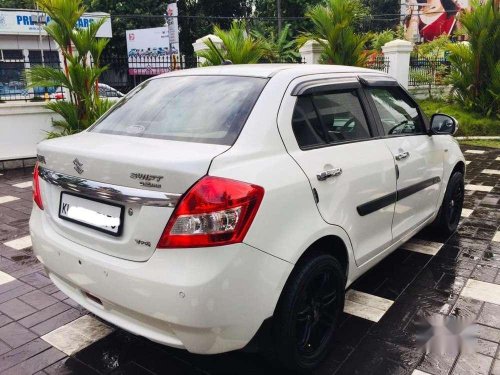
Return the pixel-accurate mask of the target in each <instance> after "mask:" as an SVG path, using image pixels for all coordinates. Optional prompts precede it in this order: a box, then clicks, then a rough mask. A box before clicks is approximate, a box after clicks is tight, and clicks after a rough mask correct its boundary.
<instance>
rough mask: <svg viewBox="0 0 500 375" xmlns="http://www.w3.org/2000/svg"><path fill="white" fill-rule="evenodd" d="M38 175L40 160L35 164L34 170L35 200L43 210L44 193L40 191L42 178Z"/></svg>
mask: <svg viewBox="0 0 500 375" xmlns="http://www.w3.org/2000/svg"><path fill="white" fill-rule="evenodd" d="M39 178H40V177H39V175H38V162H36V164H35V170H34V171H33V202H35V203H36V205H37V206H38V208H40V209H41V210H43V203H42V193H41V192H40V180H39Z"/></svg>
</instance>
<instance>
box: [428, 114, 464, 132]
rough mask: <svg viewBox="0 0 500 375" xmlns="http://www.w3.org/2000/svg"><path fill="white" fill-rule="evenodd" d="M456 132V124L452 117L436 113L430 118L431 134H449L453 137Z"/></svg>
mask: <svg viewBox="0 0 500 375" xmlns="http://www.w3.org/2000/svg"><path fill="white" fill-rule="evenodd" d="M457 130H458V122H457V120H455V119H454V118H453V117H451V116H448V115H444V114H442V113H436V114H435V115H432V117H431V133H432V134H449V135H453V134H455V133H456V132H457Z"/></svg>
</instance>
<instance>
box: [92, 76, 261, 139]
mask: <svg viewBox="0 0 500 375" xmlns="http://www.w3.org/2000/svg"><path fill="white" fill-rule="evenodd" d="M266 82H267V80H266V79H263V78H254V77H236V76H182V77H168V78H157V79H153V80H150V81H147V82H145V83H143V84H142V85H140V86H139V87H137V89H135V90H134V91H132V92H131V93H130V94H128V95H127V96H126V97H125V98H124V99H122V101H120V102H119V103H117V104H116V105H115V106H114V107H113V108H112V109H111V111H110V112H108V113H107V114H106V116H104V117H102V118H101V119H99V121H98V122H97V123H96V124H95V125H94V127H92V129H91V131H92V132H96V133H106V134H119V135H128V136H134V137H145V138H161V139H170V140H176V141H184V142H198V143H212V144H221V145H232V144H233V143H234V142H235V141H236V138H237V137H238V135H239V134H240V131H241V129H242V127H243V125H244V124H245V121H246V119H247V117H248V115H249V114H250V112H251V111H252V108H253V106H254V104H255V102H256V101H257V98H258V97H259V95H260V93H261V91H262V89H263V88H264V85H265V84H266Z"/></svg>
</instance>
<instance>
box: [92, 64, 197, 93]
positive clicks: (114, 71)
mask: <svg viewBox="0 0 500 375" xmlns="http://www.w3.org/2000/svg"><path fill="white" fill-rule="evenodd" d="M100 64H101V66H107V70H106V71H105V72H104V73H103V74H102V75H101V77H100V78H99V82H101V83H102V84H103V85H107V86H110V87H113V88H114V89H116V90H118V91H120V92H121V93H124V94H126V93H127V92H129V91H130V90H131V89H133V88H134V87H135V86H137V85H138V84H140V83H141V82H143V81H145V80H147V79H148V78H151V77H153V76H156V75H159V74H163V73H168V72H171V71H174V70H181V69H188V68H195V67H196V66H198V64H199V60H198V59H197V58H196V57H186V56H180V57H177V56H176V55H170V56H168V55H166V56H140V57H139V56H137V57H136V56H130V57H128V56H110V55H103V56H102V57H101V60H100Z"/></svg>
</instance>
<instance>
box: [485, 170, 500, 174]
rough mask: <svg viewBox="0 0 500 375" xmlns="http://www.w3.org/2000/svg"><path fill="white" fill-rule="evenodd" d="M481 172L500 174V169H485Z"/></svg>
mask: <svg viewBox="0 0 500 375" xmlns="http://www.w3.org/2000/svg"><path fill="white" fill-rule="evenodd" d="M481 173H484V174H500V171H499V170H496V169H483V170H482V171H481Z"/></svg>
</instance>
